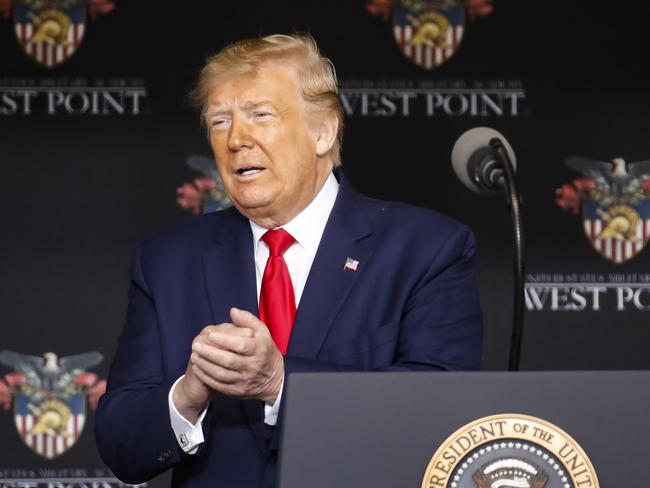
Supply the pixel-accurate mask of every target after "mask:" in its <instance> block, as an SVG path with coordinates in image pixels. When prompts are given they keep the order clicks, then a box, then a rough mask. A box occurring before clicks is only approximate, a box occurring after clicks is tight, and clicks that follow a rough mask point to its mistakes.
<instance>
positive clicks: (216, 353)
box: [192, 345, 245, 371]
mask: <svg viewBox="0 0 650 488" xmlns="http://www.w3.org/2000/svg"><path fill="white" fill-rule="evenodd" d="M192 351H193V355H192V357H194V356H196V355H198V357H201V358H202V359H205V360H207V361H208V362H210V363H212V364H215V365H217V366H220V367H222V368H225V369H228V370H230V371H242V370H243V369H244V368H245V365H244V364H243V356H242V355H240V354H236V353H234V352H231V351H228V350H225V349H221V348H218V347H214V346H211V345H210V346H202V347H201V348H200V350H196V349H195V348H194V347H193V348H192Z"/></svg>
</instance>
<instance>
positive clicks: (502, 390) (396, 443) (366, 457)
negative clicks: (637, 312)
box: [279, 371, 650, 488]
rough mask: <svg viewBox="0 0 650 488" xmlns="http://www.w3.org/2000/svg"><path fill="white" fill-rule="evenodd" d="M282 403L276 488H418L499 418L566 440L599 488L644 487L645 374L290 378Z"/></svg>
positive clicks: (649, 396)
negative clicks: (442, 460)
mask: <svg viewBox="0 0 650 488" xmlns="http://www.w3.org/2000/svg"><path fill="white" fill-rule="evenodd" d="M285 401H286V404H285V419H284V423H283V432H282V447H281V453H280V454H281V455H280V461H279V463H280V469H279V486H280V487H281V488H298V487H301V488H302V487H307V486H308V487H310V488H319V487H323V488H324V487H328V488H331V487H372V488H384V487H385V488H388V487H391V488H392V487H419V486H421V484H422V480H423V476H424V473H425V470H426V469H427V466H428V464H429V461H430V459H431V457H432V456H433V454H434V452H436V450H438V448H439V447H440V446H441V445H442V444H443V443H444V442H445V441H446V440H447V439H448V438H449V437H450V436H451V435H452V434H453V433H454V432H455V431H457V430H458V429H460V428H462V427H463V426H465V425H467V424H468V423H470V422H473V421H475V420H477V419H480V418H483V417H486V416H492V415H498V414H519V415H526V416H532V417H537V418H539V419H543V420H545V421H547V422H550V423H551V424H553V425H554V426H557V427H558V428H559V429H561V430H563V431H564V432H566V434H568V435H569V436H570V437H571V438H572V439H573V440H575V441H576V442H577V444H578V445H579V446H580V447H581V448H582V449H583V450H584V452H585V453H586V455H587V457H588V458H589V459H590V460H591V463H592V465H593V468H594V469H595V472H596V474H597V477H598V481H599V483H600V486H601V487H616V488H618V487H623V486H629V487H637V486H638V487H641V486H646V484H647V482H646V481H645V480H646V479H647V478H648V466H649V464H648V463H649V458H650V445H649V442H650V420H649V419H648V416H649V415H650V372H648V371H617V372H609V371H607V372H517V373H492V372H479V373H465V372H463V373H460V372H459V373H450V372H444V373H305V374H294V375H291V376H290V377H289V380H288V383H287V385H286V398H285ZM567 450H569V448H567ZM434 479H435V478H434ZM577 479H578V480H580V479H581V478H579V477H578V478H577ZM583 480H584V478H583ZM594 482H595V480H593V481H591V486H597V485H596V484H594ZM578 484H579V483H575V482H573V483H572V482H570V481H569V482H567V483H566V484H564V483H557V482H554V481H553V480H549V482H548V484H546V485H545V488H556V486H557V488H564V487H565V486H567V485H568V486H570V487H571V488H588V487H589V486H590V482H587V481H584V483H583V484H582V485H581V486H578ZM462 485H463V483H461V484H460V485H458V486H459V488H462ZM465 485H467V486H472V485H470V484H467V482H465ZM432 486H434V485H432ZM435 486H438V485H435ZM444 486H446V485H444ZM449 486H452V485H451V484H450V485H449ZM540 486H544V485H540Z"/></svg>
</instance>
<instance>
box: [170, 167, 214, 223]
mask: <svg viewBox="0 0 650 488" xmlns="http://www.w3.org/2000/svg"><path fill="white" fill-rule="evenodd" d="M216 187H217V183H216V182H215V181H214V180H213V179H212V178H210V177H208V176H201V177H199V178H194V181H193V182H191V183H185V184H183V186H180V187H178V188H176V203H178V204H179V205H180V206H181V207H183V208H184V209H185V210H188V211H190V212H192V213H193V214H195V215H199V214H200V213H202V212H203V201H204V200H205V197H206V195H207V194H208V193H209V192H210V191H211V190H214V189H215V188H216Z"/></svg>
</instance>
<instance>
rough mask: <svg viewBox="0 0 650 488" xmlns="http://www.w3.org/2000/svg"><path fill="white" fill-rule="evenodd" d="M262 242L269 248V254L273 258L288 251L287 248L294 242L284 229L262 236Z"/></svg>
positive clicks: (270, 231)
mask: <svg viewBox="0 0 650 488" xmlns="http://www.w3.org/2000/svg"><path fill="white" fill-rule="evenodd" d="M262 240H263V241H264V242H266V244H267V245H268V246H269V253H270V254H271V256H273V257H277V256H282V255H283V254H284V253H285V251H286V250H287V249H289V246H291V244H293V243H294V242H295V241H296V240H295V239H294V238H293V236H292V235H291V234H289V233H288V232H287V231H286V230H284V229H275V230H269V231H267V232H266V233H265V234H264V235H263V236H262Z"/></svg>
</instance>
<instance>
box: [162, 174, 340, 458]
mask: <svg viewBox="0 0 650 488" xmlns="http://www.w3.org/2000/svg"><path fill="white" fill-rule="evenodd" d="M338 191H339V184H338V182H337V181H336V178H335V177H334V174H333V173H330V175H329V177H328V178H327V180H326V181H325V184H324V185H323V188H321V190H320V192H318V195H316V198H314V199H313V200H312V201H311V203H310V204H309V205H307V207H305V209H304V210H303V211H302V212H300V213H299V214H298V215H296V217H294V218H293V220H291V221H290V222H288V223H287V224H285V225H283V226H282V228H283V229H284V230H286V231H287V232H288V233H289V234H291V235H292V236H293V238H294V239H295V240H296V242H294V243H293V244H292V245H291V246H290V247H289V249H287V250H286V252H285V253H284V260H285V262H286V263H287V268H288V269H289V275H290V276H291V283H292V285H293V292H294V294H295V300H296V309H297V308H298V306H299V304H300V298H301V297H302V292H303V290H304V289H305V284H306V282H307V276H308V275H309V270H310V269H311V265H312V263H313V262H314V257H315V256H316V251H317V250H318V245H319V244H320V240H321V237H322V236H323V232H324V231H325V225H326V224H327V219H328V218H329V215H330V213H331V211H332V207H334V202H335V200H336V195H337V194H338ZM249 222H250V226H251V230H252V232H253V246H254V256H255V271H256V273H255V275H256V284H257V301H258V303H259V299H260V290H261V288H262V276H263V275H264V268H265V267H266V261H267V260H268V258H269V248H268V246H267V245H266V243H265V242H264V241H262V236H263V235H264V233H265V232H266V231H267V230H268V229H266V228H264V227H261V226H259V225H257V224H256V223H255V222H253V221H249ZM181 378H183V376H181V377H180V378H178V380H176V382H175V383H174V384H173V385H172V387H171V389H170V390H169V395H168V403H169V416H170V419H171V424H172V429H173V431H174V434H175V435H176V439H177V440H178V443H179V445H180V446H181V448H182V449H183V450H184V451H185V452H187V453H189V454H194V453H195V452H196V451H197V449H198V447H199V445H200V444H202V443H203V442H204V438H203V429H202V422H203V418H204V417H205V413H206V410H204V411H203V412H202V413H201V415H200V416H199V418H198V420H197V421H196V424H191V423H190V422H189V421H188V420H187V419H186V418H185V417H183V416H182V415H181V414H180V413H179V412H178V410H177V409H176V407H175V406H174V402H173V401H172V392H173V391H174V388H175V387H176V384H177V383H178V382H179V381H180V380H181ZM283 390H284V380H283V382H282V385H281V386H280V393H279V394H278V398H277V399H276V401H275V403H274V404H273V405H264V422H265V423H266V424H268V425H275V424H276V423H277V418H278V412H279V410H280V402H281V399H282V392H283Z"/></svg>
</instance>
